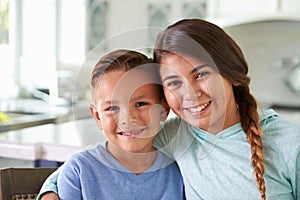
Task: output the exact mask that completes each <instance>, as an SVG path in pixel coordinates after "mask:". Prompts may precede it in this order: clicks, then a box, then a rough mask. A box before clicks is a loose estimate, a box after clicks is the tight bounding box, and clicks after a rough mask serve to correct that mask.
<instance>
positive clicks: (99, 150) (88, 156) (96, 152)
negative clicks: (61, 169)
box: [64, 144, 104, 166]
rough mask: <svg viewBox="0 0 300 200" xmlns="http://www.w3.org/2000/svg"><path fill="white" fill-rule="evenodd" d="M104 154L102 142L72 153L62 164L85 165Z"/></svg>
mask: <svg viewBox="0 0 300 200" xmlns="http://www.w3.org/2000/svg"><path fill="white" fill-rule="evenodd" d="M103 154H104V151H103V146H102V144H98V145H97V146H95V147H93V148H90V149H86V150H84V151H81V152H77V153H75V154H73V155H72V156H71V157H70V158H69V159H68V160H67V161H66V162H65V164H64V165H73V166H74V165H77V166H85V165H87V163H90V162H92V161H94V160H95V159H97V158H98V157H100V156H101V155H103Z"/></svg>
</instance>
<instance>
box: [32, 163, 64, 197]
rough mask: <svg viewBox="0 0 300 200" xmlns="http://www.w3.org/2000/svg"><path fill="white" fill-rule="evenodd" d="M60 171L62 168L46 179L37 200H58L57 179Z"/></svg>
mask: <svg viewBox="0 0 300 200" xmlns="http://www.w3.org/2000/svg"><path fill="white" fill-rule="evenodd" d="M59 171H60V168H58V169H57V170H56V171H55V172H53V173H52V174H51V175H50V176H49V177H48V178H47V179H46V181H45V182H44V184H43V186H42V188H41V190H40V192H39V194H38V196H37V200H47V199H48V200H50V199H51V200H58V195H57V193H58V190H57V178H58V174H59Z"/></svg>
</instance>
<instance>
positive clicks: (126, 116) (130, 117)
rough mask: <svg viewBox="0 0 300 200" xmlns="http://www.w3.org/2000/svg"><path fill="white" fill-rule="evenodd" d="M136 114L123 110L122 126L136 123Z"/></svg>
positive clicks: (120, 119) (121, 116)
mask: <svg viewBox="0 0 300 200" xmlns="http://www.w3.org/2000/svg"><path fill="white" fill-rule="evenodd" d="M135 121H136V120H135V117H134V113H133V112H130V111H129V110H126V109H123V110H122V111H121V112H120V115H119V123H120V124H132V123H135Z"/></svg>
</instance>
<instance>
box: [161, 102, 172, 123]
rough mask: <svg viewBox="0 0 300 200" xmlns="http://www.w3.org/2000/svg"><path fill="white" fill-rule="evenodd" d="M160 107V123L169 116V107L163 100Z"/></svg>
mask: <svg viewBox="0 0 300 200" xmlns="http://www.w3.org/2000/svg"><path fill="white" fill-rule="evenodd" d="M161 105H162V107H163V110H162V111H161V113H160V121H161V122H164V121H165V120H166V119H167V117H168V115H169V112H170V106H169V105H168V103H167V101H166V99H165V98H164V99H163V100H162V102H161Z"/></svg>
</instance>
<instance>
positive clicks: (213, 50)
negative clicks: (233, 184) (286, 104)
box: [154, 19, 266, 200]
mask: <svg viewBox="0 0 300 200" xmlns="http://www.w3.org/2000/svg"><path fill="white" fill-rule="evenodd" d="M168 53H171V54H174V53H175V54H181V55H189V56H192V57H194V58H200V59H201V60H204V61H206V62H208V63H210V64H211V66H214V67H215V68H216V69H217V70H218V71H219V72H220V74H221V75H222V76H223V77H225V78H226V79H228V80H229V81H231V82H232V83H238V84H234V85H238V86H233V91H234V96H235V100H236V102H237V104H238V108H239V113H240V116H241V125H242V127H243V130H244V131H245V133H246V134H247V139H248V142H249V144H250V146H251V153H252V157H251V162H252V165H253V168H254V173H255V175H256V181H257V184H258V187H259V191H260V194H261V198H262V199H263V200H265V199H266V195H265V193H266V188H265V182H264V178H263V175H264V171H265V169H264V156H263V152H262V130H261V127H260V125H259V115H258V111H257V102H256V100H255V98H254V97H253V96H252V95H251V93H250V89H249V83H250V78H249V77H248V76H247V74H248V64H247V62H246V60H245V58H244V55H243V53H242V51H241V49H240V48H239V46H238V45H237V44H236V42H235V41H234V40H233V39H232V38H231V37H230V36H229V35H228V34H226V33H225V32H224V30H222V29H221V28H219V27H218V26H216V25H214V24H212V23H209V22H207V21H204V20H200V19H184V20H181V21H179V22H177V23H175V24H173V25H170V26H169V27H167V28H166V29H165V30H164V31H163V32H161V33H160V34H159V35H158V37H157V40H156V43H155V47H154V62H157V63H159V62H160V61H161V58H162V56H163V54H168Z"/></svg>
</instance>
